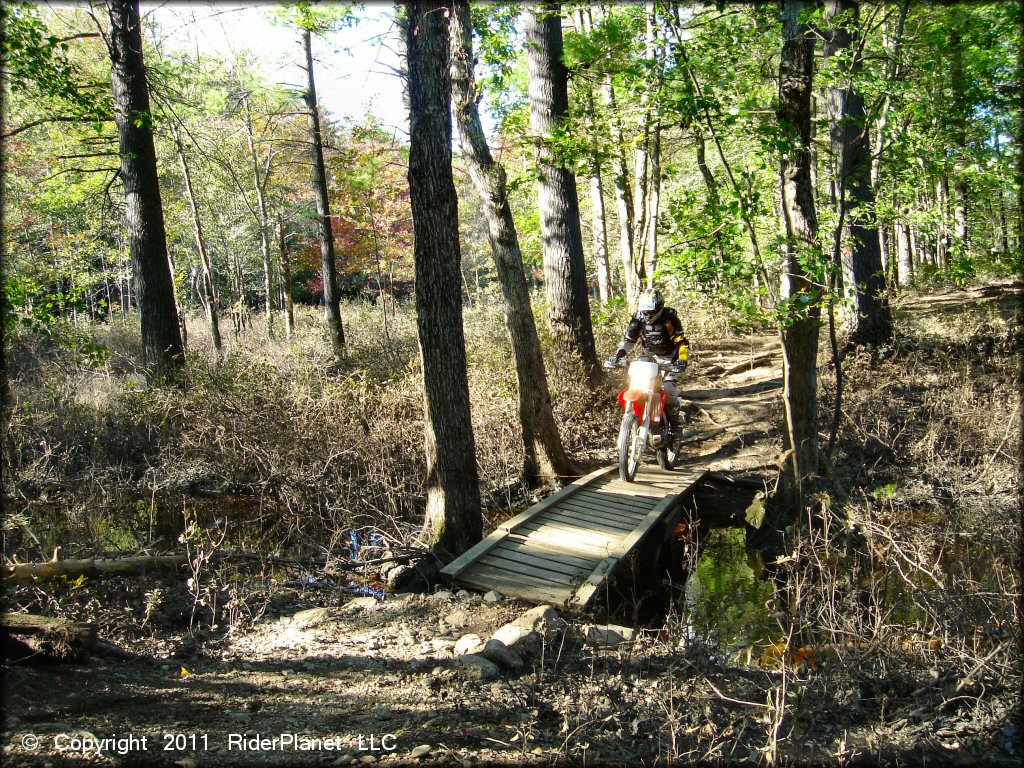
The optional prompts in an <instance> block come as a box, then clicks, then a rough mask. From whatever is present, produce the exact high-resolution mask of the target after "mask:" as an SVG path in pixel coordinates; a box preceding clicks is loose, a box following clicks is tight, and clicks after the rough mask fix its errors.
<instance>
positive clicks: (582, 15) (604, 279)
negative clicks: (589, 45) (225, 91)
mask: <svg viewBox="0 0 1024 768" xmlns="http://www.w3.org/2000/svg"><path fill="white" fill-rule="evenodd" d="M577 13H578V18H579V25H580V30H581V31H583V32H586V31H588V30H589V29H590V27H591V26H592V25H591V24H588V23H587V17H588V16H589V14H590V10H589V9H582V8H581V9H580V10H579V11H578V12H577ZM584 101H585V105H586V121H587V133H588V134H589V136H590V141H591V151H590V156H589V158H588V160H589V163H588V165H589V171H590V179H589V181H590V205H591V208H592V209H593V228H594V268H595V270H596V271H597V289H598V295H599V298H600V302H601V304H602V305H604V304H607V303H608V299H609V298H611V271H610V270H609V268H608V225H607V222H606V221H605V212H604V195H603V194H602V192H601V155H600V148H601V142H600V137H599V136H598V133H597V118H596V110H595V107H594V93H593V91H591V90H590V89H586V90H585V92H584Z"/></svg>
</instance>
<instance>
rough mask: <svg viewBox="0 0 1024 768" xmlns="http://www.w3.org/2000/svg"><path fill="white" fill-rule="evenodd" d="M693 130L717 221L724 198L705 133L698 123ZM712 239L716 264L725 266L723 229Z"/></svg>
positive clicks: (716, 279)
mask: <svg viewBox="0 0 1024 768" xmlns="http://www.w3.org/2000/svg"><path fill="white" fill-rule="evenodd" d="M692 128H693V140H694V145H695V147H696V150H697V170H699V171H700V175H701V178H703V179H704V186H705V188H706V189H707V191H708V206H709V207H710V208H711V209H712V210H714V212H715V219H716V220H718V219H719V218H720V217H721V206H722V198H721V196H720V195H719V194H718V182H717V181H716V180H715V176H714V174H713V173H711V168H710V167H709V166H708V160H707V143H706V142H705V140H704V132H703V131H702V130H701V127H700V126H699V125H697V124H696V123H694V124H693V126H692ZM712 237H713V238H714V240H715V263H716V264H717V265H718V266H724V264H725V260H726V256H727V254H726V252H725V238H724V237H723V236H722V230H721V227H715V232H714V235H712ZM715 272H716V274H715V275H714V277H713V278H712V280H713V285H714V287H716V288H717V286H718V274H717V272H718V270H717V269H716V270H715ZM755 277H756V273H755Z"/></svg>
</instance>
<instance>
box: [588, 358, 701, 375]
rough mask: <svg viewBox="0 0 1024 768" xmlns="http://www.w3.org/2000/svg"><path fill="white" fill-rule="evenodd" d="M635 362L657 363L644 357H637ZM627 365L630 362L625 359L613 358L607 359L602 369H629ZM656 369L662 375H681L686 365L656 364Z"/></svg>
mask: <svg viewBox="0 0 1024 768" xmlns="http://www.w3.org/2000/svg"><path fill="white" fill-rule="evenodd" d="M637 360H644V361H646V362H649V363H655V362H657V361H656V360H653V359H651V358H650V357H648V356H646V355H644V356H641V357H638V358H637ZM629 363H630V361H629V360H627V359H626V358H625V357H619V358H615V359H614V360H612V359H611V358H609V359H607V360H605V361H604V369H605V370H606V371H611V370H614V369H616V368H627V367H629ZM658 369H659V370H661V371H663V372H664V373H682V372H683V371H685V370H686V363H678V362H677V363H658Z"/></svg>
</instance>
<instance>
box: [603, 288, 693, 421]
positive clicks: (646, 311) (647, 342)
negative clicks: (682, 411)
mask: <svg viewBox="0 0 1024 768" xmlns="http://www.w3.org/2000/svg"><path fill="white" fill-rule="evenodd" d="M637 341H641V342H642V343H643V348H644V353H645V354H647V355H650V356H651V357H653V358H654V360H655V361H656V362H658V363H659V364H661V365H672V366H673V368H670V369H669V370H668V371H666V373H665V377H664V379H663V381H662V386H663V387H664V390H665V406H666V407H665V411H666V413H667V415H668V423H669V426H671V428H672V433H673V435H674V436H675V437H676V438H678V437H679V432H680V428H681V426H682V425H681V423H680V419H679V393H678V390H677V389H676V377H677V376H678V375H679V374H680V373H682V372H683V370H685V368H686V365H687V361H688V359H689V352H690V342H689V340H688V339H687V338H686V336H684V335H683V323H682V321H681V320H680V319H679V315H678V314H677V313H676V311H675V310H674V309H673V308H672V307H666V306H665V300H664V299H663V298H662V296H661V292H660V291H658V290H656V289H654V288H650V289H648V290H646V291H644V292H643V293H642V294H641V295H640V301H639V302H638V304H637V311H636V314H635V315H633V317H632V318H630V320H629V325H628V326H627V327H626V334H625V336H624V337H623V339H622V343H621V344H619V348H618V349H616V350H615V354H613V355H612V356H611V357H609V358H608V359H607V360H606V361H605V364H604V367H605V368H608V369H611V368H614V367H615V365H616V363H618V361H619V360H621V359H622V358H623V357H625V356H626V355H627V354H629V352H630V351H631V350H632V349H633V347H634V346H636V343H637Z"/></svg>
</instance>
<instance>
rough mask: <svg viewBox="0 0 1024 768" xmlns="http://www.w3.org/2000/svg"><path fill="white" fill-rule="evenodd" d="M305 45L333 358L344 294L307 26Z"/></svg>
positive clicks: (337, 354)
mask: <svg viewBox="0 0 1024 768" xmlns="http://www.w3.org/2000/svg"><path fill="white" fill-rule="evenodd" d="M302 46H303V48H304V49H305V52H306V94H305V98H306V109H308V110H309V142H310V151H311V153H312V161H313V170H312V173H313V193H314V195H315V196H316V234H317V239H318V240H319V241H320V258H321V268H322V277H323V284H324V308H325V310H326V313H327V331H328V335H329V336H330V340H331V348H332V351H333V352H334V359H335V360H340V359H341V356H342V355H343V354H344V351H345V328H344V326H343V325H342V323H341V293H340V291H339V290H338V272H337V267H336V266H335V263H334V233H333V232H332V230H331V203H330V198H329V196H328V192H327V167H326V166H325V165H324V143H323V133H322V132H321V130H320V112H319V108H318V106H317V101H316V82H315V81H314V79H313V43H312V38H311V35H310V31H309V30H308V29H304V30H302Z"/></svg>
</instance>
